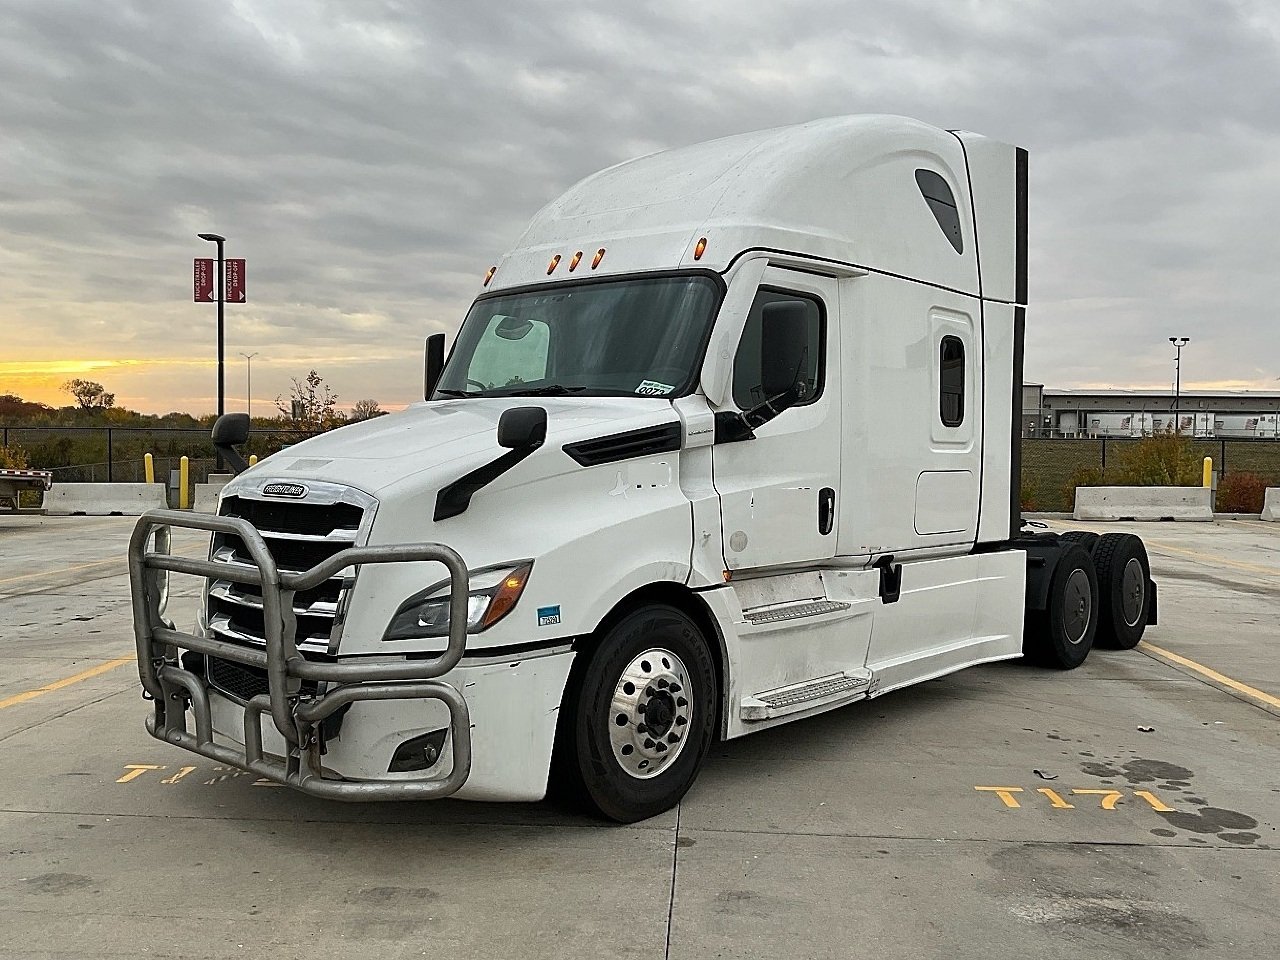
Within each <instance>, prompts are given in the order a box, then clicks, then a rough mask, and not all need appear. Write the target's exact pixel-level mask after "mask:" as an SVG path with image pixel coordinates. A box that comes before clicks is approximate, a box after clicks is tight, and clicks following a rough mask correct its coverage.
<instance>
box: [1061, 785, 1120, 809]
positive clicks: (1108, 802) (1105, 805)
mask: <svg viewBox="0 0 1280 960" xmlns="http://www.w3.org/2000/svg"><path fill="white" fill-rule="evenodd" d="M1071 792H1072V793H1080V794H1094V795H1097V796H1101V797H1102V809H1103V810H1114V809H1115V808H1116V803H1117V802H1118V801H1119V799H1120V797H1121V796H1122V794H1121V793H1120V791H1119V790H1075V789H1073V790H1072V791H1071Z"/></svg>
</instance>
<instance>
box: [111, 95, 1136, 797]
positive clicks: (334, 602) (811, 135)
mask: <svg viewBox="0 0 1280 960" xmlns="http://www.w3.org/2000/svg"><path fill="white" fill-rule="evenodd" d="M1026 301H1027V277H1026V153H1025V151H1023V150H1020V149H1017V148H1015V147H1012V146H1008V145H1006V144H1003V143H998V142H996V141H993V140H989V139H986V138H983V137H980V136H977V135H975V134H971V133H964V132H959V131H951V132H949V131H944V130H939V129H935V128H933V127H930V126H926V125H924V124H922V123H918V122H915V121H912V120H907V119H903V118H897V117H880V116H867V117H842V118H836V119H829V120H820V121H816V122H812V123H806V124H802V125H799V126H795V127H788V128H784V129H778V130H768V131H764V132H760V133H751V134H746V135H744V136H736V137H730V138H728V139H724V140H717V141H714V142H710V143H705V144H700V145H697V146H692V147H687V148H684V149H679V150H672V151H669V152H665V153H659V154H656V155H654V156H650V157H644V158H642V159H639V160H634V161H631V162H629V163H623V164H620V165H619V166H616V167H612V168H610V169H607V170H604V171H602V172H600V173H597V174H595V175H594V176H591V177H588V178H587V179H586V180H584V181H582V182H581V183H579V184H578V185H577V186H575V187H573V188H572V189H570V190H569V191H568V192H567V193H565V194H564V195H563V196H561V197H560V198H559V199H557V200H555V201H553V202H552V203H551V204H549V205H548V206H547V207H545V208H544V209H543V210H542V211H541V212H539V213H538V214H537V216H535V217H534V219H533V222H532V223H531V224H530V225H529V227H528V229H527V230H526V231H525V232H524V234H523V236H521V237H520V239H519V241H518V242H517V243H516V245H515V246H514V248H513V249H512V250H511V251H510V252H509V253H508V254H507V255H506V256H505V257H503V258H502V260H501V261H500V262H499V263H498V265H497V266H496V267H495V268H493V269H491V270H489V272H488V274H487V275H486V276H485V278H484V285H483V287H482V289H481V290H480V292H479V295H478V296H477V298H476V300H475V302H474V303H473V304H472V306H471V309H470V311H469V312H468V313H467V316H466V319H465V321H464V322H463V324H462V326H461V328H460V330H459V331H458V334H457V338H456V340H455V341H454V343H453V346H452V349H451V350H450V352H449V356H448V359H447V361H445V360H444V359H443V358H444V353H443V337H442V336H441V335H437V336H436V337H433V338H431V339H430V340H429V341H428V345H427V364H426V366H427V387H426V395H425V400H424V402H422V403H417V404H414V405H412V406H411V407H409V408H408V409H406V410H405V411H403V412H401V413H397V414H394V415H391V416H386V417H380V418H378V419H375V420H370V421H367V422H364V423H359V424H353V425H351V426H348V427H344V428H342V429H340V430H336V431H333V432H331V433H328V434H325V435H323V436H318V437H315V438H314V439H310V440H307V441H306V442H304V443H300V444H297V445H296V446H292V447H290V448H288V449H287V450H284V451H281V452H280V453H277V454H275V455H274V456H271V457H269V458H267V459H265V460H263V461H262V462H261V463H259V464H257V465H256V466H254V467H252V468H250V469H247V470H244V471H243V472H241V473H240V474H239V475H238V476H237V477H235V479H234V480H232V482H230V483H229V484H228V485H227V487H226V489H225V491H224V493H223V494H222V498H221V501H220V504H219V508H218V513H217V515H216V516H209V517H199V516H193V515H190V514H180V513H175V512H168V511H157V512H153V513H150V514H148V515H146V516H144V517H143V518H142V519H141V521H140V522H139V525H138V528H137V530H136V532H135V535H134V538H133V542H132V545H131V550H130V557H131V573H132V582H133V603H134V614H135V626H136V634H137V642H138V661H139V665H140V672H141V676H142V683H143V686H144V688H145V692H146V695H147V696H148V697H149V698H151V699H152V700H153V701H154V715H153V716H152V717H150V718H149V719H148V721H147V725H148V729H149V730H150V731H151V732H152V733H153V734H154V735H155V736H156V737H159V738H160V739H163V740H166V741H168V742H171V743H174V744H177V745H179V746H182V747H185V748H186V749H188V750H192V751H194V752H196V753H199V754H202V755H204V756H206V757H210V758H213V759H216V760H218V761H220V762H223V763H227V764H232V765H235V766H237V767H240V768H243V769H246V770H250V771H253V772H255V773H257V774H259V775H261V776H264V777H268V778H271V779H273V780H277V781H280V782H283V783H287V784H289V785H291V786H294V787H297V788H299V789H301V790H303V791H306V792H308V793H312V794H316V795H319V796H326V797H334V798H339V799H379V798H385V799H418V798H432V797H442V796H456V797H461V798H470V799H479V800H537V799H539V798H541V797H543V796H544V795H545V794H546V793H547V791H548V788H549V785H550V786H551V787H565V788H569V789H571V790H573V791H575V792H576V793H578V794H579V795H581V796H582V797H583V798H585V799H586V801H587V802H588V803H589V804H590V805H591V806H592V807H594V808H595V809H596V810H597V811H598V812H600V813H601V814H603V815H605V816H607V817H611V818H614V819H617V820H621V821H633V820H638V819H641V818H644V817H648V816H651V815H653V814H656V813H658V812H660V811H662V810H664V809H667V808H669V807H671V806H672V805H673V804H675V803H676V802H678V801H679V799H680V798H681V797H682V796H683V795H684V793H685V791H686V790H688V789H689V787H690V785H691V784H692V783H693V780H694V777H695V775H696V773H697V771H698V767H699V765H700V764H701V762H702V759H703V757H704V756H705V755H706V753H707V751H708V748H709V746H710V744H711V743H712V742H713V741H715V740H717V739H727V738H733V737H740V736H743V735H745V734H748V733H752V732H754V731H757V730H763V729H765V728H767V727H772V726H775V725H777V724H781V723H786V722H787V721H789V720H796V719H799V718H801V717H806V716H811V715H813V714H815V713H819V712H821V711H825V710H831V709H834V708H836V707H840V706H844V705H846V704H850V703H853V702H854V701H857V700H864V699H867V698H871V697H876V696H881V695H883V694H885V693H888V692H889V691H891V690H896V689H897V688H899V687H904V686H907V685H909V684H912V683H916V682H918V681H921V680H926V679H929V678H932V677H937V676H940V675H942V674H946V673H950V672H952V671H955V670H959V669H961V668H963V667H967V666H971V665H973V664H978V663H986V662H989V661H993V660H1003V659H1008V658H1012V657H1021V656H1024V655H1025V656H1028V657H1030V658H1033V659H1035V660H1037V661H1040V662H1042V663H1044V664H1046V665H1047V666H1050V667H1058V668H1070V667H1074V666H1077V665H1078V664H1080V663H1081V662H1082V661H1083V660H1084V658H1085V656H1086V655H1087V653H1088V652H1089V649H1090V647H1091V646H1092V645H1093V643H1094V641H1095V637H1096V639H1097V640H1098V642H1099V643H1106V644H1109V645H1112V646H1118V647H1130V646H1132V645H1134V644H1136V643H1137V641H1138V639H1139V637H1140V636H1141V635H1142V632H1143V629H1144V627H1145V626H1146V625H1147V624H1148V623H1149V622H1154V614H1155V589H1154V584H1153V583H1152V582H1151V580H1150V574H1149V569H1148V565H1147V558H1146V554H1145V551H1144V550H1143V546H1142V543H1141V541H1140V540H1138V539H1137V538H1136V537H1131V536H1123V535H1107V536H1103V537H1101V538H1099V537H1097V536H1096V535H1093V534H1070V535H1066V536H1062V537H1059V536H1057V535H1054V534H1050V533H1041V534H1028V533H1024V532H1023V524H1022V522H1021V517H1020V513H1019V509H1018V507H1019V503H1018V494H1019V490H1018V477H1019V461H1018V449H1019V447H1018V436H1019V434H1020V429H1019V419H1020V413H1021V408H1020V388H1021V381H1022V371H1021V364H1022V342H1023V320H1024V310H1025V305H1026ZM246 432H247V419H246V418H244V417H243V415H230V416H228V417H225V418H223V419H222V420H220V421H219V423H218V425H217V426H216V428H215V442H217V443H218V444H219V445H220V449H222V450H224V451H225V452H226V454H227V455H228V456H229V457H231V458H232V461H233V463H236V464H237V465H242V461H240V460H239V456H238V454H236V453H235V451H234V445H235V444H236V443H239V442H242V441H243V439H244V436H245V434H246ZM171 526H183V527H194V528H198V529H201V530H207V531H209V532H210V534H211V538H210V550H209V554H208V557H207V558H201V559H190V558H183V557H178V556H172V555H169V554H168V553H166V552H165V551H164V550H163V548H162V547H161V546H153V545H152V544H153V541H159V542H161V543H162V542H163V541H164V540H165V539H166V537H165V534H167V532H168V530H167V528H168V527H171ZM157 534H158V535H159V536H158V537H157V536H156V535H157ZM170 572H179V573H187V574H193V575H195V576H198V577H201V578H204V580H205V592H204V602H203V609H202V612H201V615H200V617H199V620H198V623H197V624H196V626H195V628H194V630H193V631H192V632H190V633H188V632H185V631H183V630H179V629H177V628H176V627H175V626H174V625H173V624H172V623H171V622H169V621H168V620H166V618H165V616H164V596H165V592H166V585H167V577H168V575H169V573H170Z"/></svg>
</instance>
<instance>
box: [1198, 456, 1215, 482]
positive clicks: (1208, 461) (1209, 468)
mask: <svg viewBox="0 0 1280 960" xmlns="http://www.w3.org/2000/svg"><path fill="white" fill-rule="evenodd" d="M1201 486H1205V487H1212V486H1213V457H1205V458H1204V483H1202V484H1201Z"/></svg>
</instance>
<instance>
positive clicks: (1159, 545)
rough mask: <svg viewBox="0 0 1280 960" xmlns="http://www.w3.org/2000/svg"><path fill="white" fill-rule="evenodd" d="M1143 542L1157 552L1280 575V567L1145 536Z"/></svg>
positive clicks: (1269, 574)
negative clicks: (1206, 551) (1248, 561)
mask: <svg viewBox="0 0 1280 960" xmlns="http://www.w3.org/2000/svg"><path fill="white" fill-rule="evenodd" d="M1142 542H1143V543H1145V544H1147V545H1148V546H1150V547H1155V548H1156V550H1157V552H1160V551H1167V552H1169V553H1180V554H1182V555H1183V556H1187V557H1192V558H1194V559H1196V560H1205V561H1208V562H1209V563H1218V564H1222V565H1223V566H1227V567H1235V568H1236V569H1237V570H1248V571H1249V572H1250V573H1261V574H1265V575H1266V576H1268V577H1280V567H1264V566H1262V564H1259V563H1245V562H1244V561H1243V560H1229V559H1228V558H1226V557H1219V556H1215V555H1214V554H1212V553H1200V552H1199V551H1198V550H1188V549H1187V548H1186V547H1175V546H1173V545H1172V544H1168V543H1165V542H1164V541H1163V540H1148V539H1147V538H1146V537H1143V539H1142Z"/></svg>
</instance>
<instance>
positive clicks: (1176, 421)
mask: <svg viewBox="0 0 1280 960" xmlns="http://www.w3.org/2000/svg"><path fill="white" fill-rule="evenodd" d="M1169 342H1170V343H1172V344H1173V346H1174V349H1175V350H1177V355H1176V356H1175V357H1174V360H1173V368H1174V381H1173V432H1174V433H1181V432H1182V417H1181V416H1180V415H1179V411H1178V408H1179V407H1180V406H1181V401H1182V348H1183V347H1185V346H1186V345H1187V344H1188V343H1190V342H1191V338H1190V337H1170V338H1169ZM1191 432H1192V433H1195V431H1194V430H1192V431H1191Z"/></svg>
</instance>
